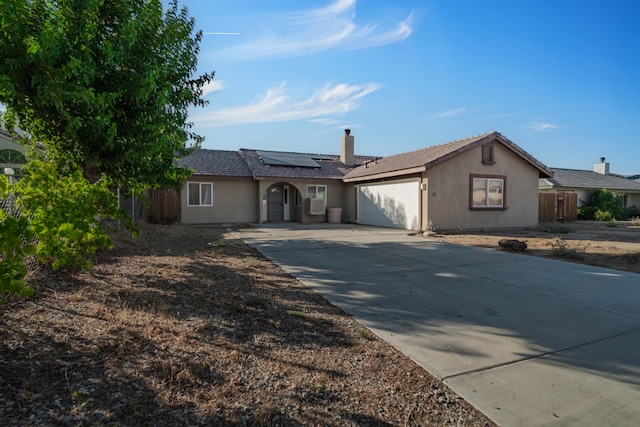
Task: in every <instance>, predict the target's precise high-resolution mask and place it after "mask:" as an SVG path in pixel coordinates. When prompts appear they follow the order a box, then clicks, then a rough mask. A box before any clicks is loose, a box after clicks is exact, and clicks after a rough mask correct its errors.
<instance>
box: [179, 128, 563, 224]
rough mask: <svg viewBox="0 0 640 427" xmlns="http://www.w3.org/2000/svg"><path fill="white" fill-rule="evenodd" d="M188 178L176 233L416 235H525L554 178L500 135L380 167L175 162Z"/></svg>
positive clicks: (301, 159) (345, 142)
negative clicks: (272, 226) (277, 229)
mask: <svg viewBox="0 0 640 427" xmlns="http://www.w3.org/2000/svg"><path fill="white" fill-rule="evenodd" d="M180 165H182V166H187V167H190V168H193V169H194V174H193V176H192V177H191V178H189V179H188V181H187V182H186V184H185V186H184V188H183V190H182V192H181V199H182V201H181V204H182V206H181V221H182V222H183V223H236V222H281V221H297V222H302V223H314V222H326V221H327V215H326V212H327V208H332V207H333V208H342V220H343V221H346V222H356V223H359V224H367V225H378V226H383V227H394V228H404V229H409V230H424V229H427V228H429V227H430V226H432V227H436V228H439V229H453V228H457V227H460V228H465V229H469V228H495V227H518V226H530V225H535V224H536V223H537V218H538V196H537V194H538V191H537V189H538V187H537V185H538V178H546V177H550V176H551V175H552V172H551V171H550V170H549V169H547V168H546V167H545V166H544V165H543V164H542V163H540V162H539V161H537V160H536V159H534V158H533V157H532V156H531V155H529V154H528V153H526V152H525V151H524V150H522V149H521V148H520V147H518V146H517V145H515V144H514V143H513V142H511V141H510V140H508V139H507V138H505V137H504V136H502V135H501V134H500V133H498V132H491V133H487V134H484V135H479V136H475V137H471V138H467V139H463V140H459V141H454V142H450V143H448V144H443V145H437V146H434V147H429V148H425V149H422V150H418V151H413V152H410V153H403V154H398V155H395V156H389V157H385V158H371V157H363V156H356V155H354V139H353V136H352V135H350V132H349V131H348V130H346V131H345V135H344V136H343V137H342V139H341V153H340V156H337V155H318V154H306V153H284V152H274V151H266V150H248V149H241V150H239V151H238V152H235V151H221V150H204V149H199V150H196V151H195V152H194V153H192V154H191V155H190V156H187V157H185V158H184V159H181V160H180Z"/></svg>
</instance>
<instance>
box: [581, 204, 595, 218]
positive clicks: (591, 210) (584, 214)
mask: <svg viewBox="0 0 640 427" xmlns="http://www.w3.org/2000/svg"><path fill="white" fill-rule="evenodd" d="M596 212H598V208H597V207H595V206H580V207H579V208H578V219H579V220H581V221H593V220H595V219H596Z"/></svg>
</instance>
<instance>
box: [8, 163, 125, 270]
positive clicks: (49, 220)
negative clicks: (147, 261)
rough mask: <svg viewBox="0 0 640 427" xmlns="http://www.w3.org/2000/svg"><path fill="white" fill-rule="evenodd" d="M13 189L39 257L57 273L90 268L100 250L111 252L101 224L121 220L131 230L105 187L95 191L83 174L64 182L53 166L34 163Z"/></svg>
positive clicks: (98, 187)
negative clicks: (94, 256)
mask: <svg viewBox="0 0 640 427" xmlns="http://www.w3.org/2000/svg"><path fill="white" fill-rule="evenodd" d="M15 187H16V192H17V194H18V196H17V202H18V205H19V206H20V208H21V210H22V212H23V214H24V215H26V216H27V217H28V218H30V222H31V226H32V227H33V231H34V233H35V236H36V238H37V239H38V243H37V245H36V255H37V256H38V259H39V260H40V261H41V262H43V263H45V264H49V265H51V266H52V267H53V268H54V269H58V268H60V267H67V266H69V267H80V268H87V267H89V266H90V265H91V257H92V256H93V255H94V254H95V253H96V251H97V250H98V249H101V248H111V247H112V246H113V244H112V242H111V239H110V238H109V236H108V235H107V233H106V232H105V230H104V228H103V227H102V224H101V221H104V220H107V219H119V220H122V221H125V222H126V223H127V224H129V226H132V224H131V223H130V219H129V218H128V217H127V215H126V213H125V212H123V211H122V210H120V209H119V208H118V203H117V199H116V196H115V195H114V194H113V192H112V191H110V190H109V188H107V186H106V183H105V182H104V181H100V182H99V183H97V184H93V185H92V184H90V183H89V182H88V181H87V180H86V179H84V177H83V176H82V173H81V172H80V171H75V172H73V173H70V174H68V175H65V176H61V175H59V173H58V172H57V170H56V168H55V167H54V165H53V164H52V163H50V162H43V161H40V160H33V161H31V162H30V163H29V165H28V166H27V167H26V174H25V176H24V177H23V178H22V179H21V180H20V181H19V182H18V184H17V185H16V186H15ZM131 228H132V227H131ZM132 229H133V228H132ZM134 231H135V230H134Z"/></svg>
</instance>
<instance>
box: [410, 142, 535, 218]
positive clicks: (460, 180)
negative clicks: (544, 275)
mask: <svg viewBox="0 0 640 427" xmlns="http://www.w3.org/2000/svg"><path fill="white" fill-rule="evenodd" d="M494 150H495V157H494V158H495V163H494V164H492V165H484V164H483V163H482V147H481V146H478V147H476V148H473V149H471V150H469V151H467V152H465V153H462V154H460V155H458V156H456V157H453V158H451V159H449V160H447V161H445V162H443V163H441V164H439V165H437V166H434V167H433V168H430V169H429V170H428V171H427V172H426V173H425V176H424V177H423V183H425V184H427V185H426V188H427V189H426V191H424V192H423V211H422V215H423V221H422V223H423V228H426V227H427V226H428V224H429V221H432V223H433V225H434V227H436V228H438V229H456V228H462V229H474V228H500V227H527V226H532V225H536V224H537V223H538V175H539V171H538V170H537V169H536V168H535V167H533V166H532V165H531V164H529V163H528V162H526V161H525V160H523V159H522V158H521V157H519V156H518V155H516V154H515V153H513V152H512V151H511V150H509V149H508V148H506V147H504V146H503V145H502V144H500V143H497V142H496V143H495V145H494ZM471 174H478V175H503V176H505V177H506V202H507V203H506V206H507V209H505V210H491V211H489V210H487V211H481V210H471V209H470V208H469V195H470V191H471V189H470V188H469V187H470V184H469V178H470V175H471ZM425 192H426V197H424V193H425ZM425 199H426V200H425Z"/></svg>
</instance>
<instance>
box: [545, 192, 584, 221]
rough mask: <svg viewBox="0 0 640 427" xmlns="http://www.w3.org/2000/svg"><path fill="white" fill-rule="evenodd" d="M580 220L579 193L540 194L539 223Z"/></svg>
mask: <svg viewBox="0 0 640 427" xmlns="http://www.w3.org/2000/svg"><path fill="white" fill-rule="evenodd" d="M577 219H578V194H577V193H538V222H539V223H541V224H544V223H548V222H574V221H576V220H577Z"/></svg>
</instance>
